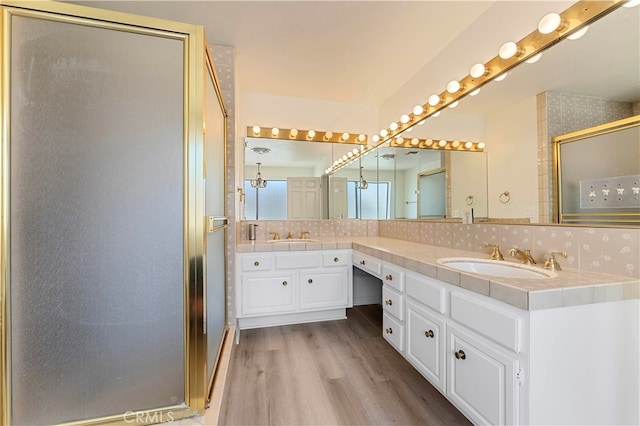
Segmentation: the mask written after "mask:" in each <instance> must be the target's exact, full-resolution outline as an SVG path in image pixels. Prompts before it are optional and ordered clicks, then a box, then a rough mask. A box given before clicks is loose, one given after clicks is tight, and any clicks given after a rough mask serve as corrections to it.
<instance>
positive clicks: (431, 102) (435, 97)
mask: <svg viewBox="0 0 640 426" xmlns="http://www.w3.org/2000/svg"><path fill="white" fill-rule="evenodd" d="M428 102H429V105H431V106H436V105H438V104H439V103H440V96H438V95H436V94H433V95H431V96H429V100H428Z"/></svg>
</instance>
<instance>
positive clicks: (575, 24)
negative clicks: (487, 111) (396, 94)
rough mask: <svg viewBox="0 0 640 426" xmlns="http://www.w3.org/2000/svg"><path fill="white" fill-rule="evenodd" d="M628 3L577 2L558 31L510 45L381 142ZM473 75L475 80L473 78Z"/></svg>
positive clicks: (562, 15)
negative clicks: (511, 53) (508, 51)
mask: <svg viewBox="0 0 640 426" xmlns="http://www.w3.org/2000/svg"><path fill="white" fill-rule="evenodd" d="M625 3H626V2H625V1H621V0H608V1H592V0H582V1H578V2H577V3H575V4H573V5H571V6H570V7H569V8H568V9H566V10H565V11H564V12H562V13H560V14H558V15H559V16H560V23H561V24H558V26H557V28H555V29H553V30H551V31H550V32H549V33H546V34H543V33H542V32H540V30H538V29H537V28H536V29H535V30H534V31H533V32H531V33H530V34H528V35H527V36H525V37H524V38H523V39H521V40H520V41H518V42H515V43H512V42H509V47H510V48H511V50H512V51H513V48H514V46H515V51H513V55H512V56H509V55H507V53H506V52H504V50H509V49H506V48H505V49H503V52H502V56H503V57H505V58H503V57H501V56H500V54H499V55H498V56H496V57H494V58H493V59H491V60H489V61H488V62H486V63H485V64H484V70H482V67H481V66H480V65H483V64H476V65H474V66H473V67H472V69H471V70H470V75H467V76H465V77H464V78H462V79H460V80H452V81H451V82H449V84H448V85H447V86H448V90H444V91H443V92H442V93H440V94H433V95H431V96H429V99H428V101H427V102H426V103H425V104H424V105H416V106H415V107H414V108H413V111H412V113H411V114H403V115H402V118H403V119H401V120H399V121H397V122H392V123H391V125H390V126H389V127H388V128H387V129H382V130H381V131H380V143H383V142H386V141H389V140H391V139H393V138H395V137H397V136H398V135H400V134H401V133H402V132H404V131H405V130H407V129H408V128H410V127H413V126H414V125H415V124H417V123H420V122H421V121H423V120H424V119H426V118H427V117H430V116H432V115H434V114H437V113H438V112H439V111H440V110H442V109H444V108H446V107H448V106H449V105H451V104H454V103H455V102H457V101H458V100H460V99H462V98H463V97H465V96H467V95H468V94H470V93H472V92H475V91H476V90H478V89H480V87H482V86H484V85H485V84H487V83H489V82H490V81H492V80H494V79H496V77H500V76H502V75H505V74H506V73H507V72H508V71H509V70H511V69H512V68H513V67H515V66H516V65H518V64H520V63H521V62H525V61H527V60H529V59H531V58H532V57H534V56H536V55H538V54H539V53H540V52H542V51H544V50H546V49H548V48H550V47H552V46H553V45H555V44H556V43H558V42H559V41H560V40H562V39H565V38H568V37H569V36H571V35H572V34H575V33H577V32H578V31H580V30H582V29H583V28H584V27H586V26H588V25H589V24H590V23H591V22H593V21H595V20H598V19H599V18H601V17H603V16H604V15H607V14H608V13H610V12H613V11H614V10H615V9H617V8H618V7H620V6H622V5H624V4H625ZM506 44H507V43H505V45H506ZM503 46H504V45H503ZM481 71H482V72H481ZM471 74H473V75H475V76H476V77H473V76H472V75H471ZM407 115H408V117H409V120H408V121H407V119H406V117H405V116H407Z"/></svg>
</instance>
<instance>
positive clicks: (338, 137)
mask: <svg viewBox="0 0 640 426" xmlns="http://www.w3.org/2000/svg"><path fill="white" fill-rule="evenodd" d="M247 136H248V137H254V138H263V139H289V140H292V141H303V142H305V141H306V142H331V143H351V144H358V145H363V144H365V145H366V144H367V142H368V141H369V138H368V136H367V135H365V134H363V133H347V132H319V131H315V130H298V129H280V128H277V127H261V126H247Z"/></svg>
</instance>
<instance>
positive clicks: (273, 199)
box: [244, 138, 333, 220]
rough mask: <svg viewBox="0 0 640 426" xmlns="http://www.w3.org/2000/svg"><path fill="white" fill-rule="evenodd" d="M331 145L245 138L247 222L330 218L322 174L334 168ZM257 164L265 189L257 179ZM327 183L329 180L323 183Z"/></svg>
mask: <svg viewBox="0 0 640 426" xmlns="http://www.w3.org/2000/svg"><path fill="white" fill-rule="evenodd" d="M331 145H332V144H330V143H314V142H297V141H290V140H281V139H260V138H245V168H244V176H245V181H244V191H245V194H246V198H245V219H250V220H286V219H291V220H294V219H301V220H303V219H321V218H323V217H326V216H327V215H328V213H327V211H328V202H327V200H326V196H325V194H326V190H325V191H323V187H326V184H325V186H323V177H322V176H323V174H324V169H325V168H326V167H327V165H329V164H331V162H332V160H331V158H332V156H333V150H332V146H331ZM258 163H260V173H261V177H262V179H263V180H265V181H266V182H267V184H266V186H265V187H263V188H256V187H254V186H255V185H254V186H252V185H251V180H254V181H255V180H256V179H257V174H258ZM324 180H325V181H326V178H325V179H324Z"/></svg>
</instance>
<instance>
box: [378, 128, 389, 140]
mask: <svg viewBox="0 0 640 426" xmlns="http://www.w3.org/2000/svg"><path fill="white" fill-rule="evenodd" d="M388 134H389V132H387V129H382V130H380V136H382V137H383V138H385V137H387V135H388Z"/></svg>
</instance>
